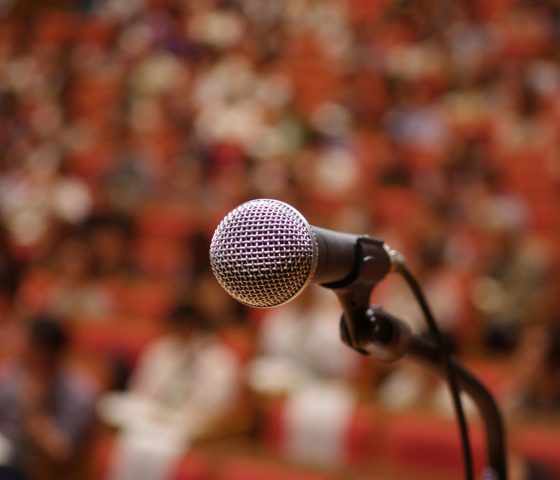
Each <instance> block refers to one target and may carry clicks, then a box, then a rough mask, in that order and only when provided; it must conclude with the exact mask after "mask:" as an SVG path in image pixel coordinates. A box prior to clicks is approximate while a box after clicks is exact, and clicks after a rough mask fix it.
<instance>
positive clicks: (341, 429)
mask: <svg viewBox="0 0 560 480" xmlns="http://www.w3.org/2000/svg"><path fill="white" fill-rule="evenodd" d="M340 315H341V308H340V305H339V304H338V301H337V298H336V296H335V295H334V294H333V293H332V292H329V291H327V290H325V289H322V288H319V287H307V288H306V289H305V290H304V291H303V292H302V293H300V294H299V295H298V297H297V298H295V299H294V300H293V301H292V302H290V303H289V304H287V305H283V306H280V307H278V308H275V309H272V310H270V311H268V312H267V314H266V315H265V317H264V318H263V319H262V323H261V326H260V332H259V333H258V340H257V345H258V347H257V348H258V349H259V350H260V353H259V354H258V355H257V356H256V357H255V359H254V360H253V361H252V362H251V364H250V365H249V383H250V385H251V387H252V388H253V390H255V391H256V392H258V393H259V394H261V395H264V396H265V397H268V396H274V395H279V394H281V395H286V405H285V417H284V422H285V429H286V430H285V431H286V435H285V438H286V444H285V445H284V451H285V453H286V454H287V455H288V457H289V458H291V459H295V460H298V461H304V462H308V463H312V464H316V465H323V466H325V465H330V466H333V465H336V464H339V463H340V462H341V461H343V458H344V452H345V449H344V442H345V432H346V427H347V425H348V424H349V422H350V419H351V418H352V415H353V412H354V409H355V407H356V402H357V400H358V396H359V395H358V392H357V390H356V388H355V384H354V380H355V379H357V378H358V376H359V373H358V372H359V370H360V367H361V364H360V356H359V354H358V353H356V352H354V351H353V350H352V349H350V348H348V347H347V346H346V345H344V344H343V343H342V341H341V339H340V335H339V322H340ZM361 380H363V379H361ZM356 383H357V382H356Z"/></svg>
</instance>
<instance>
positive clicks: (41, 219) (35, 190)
mask: <svg viewBox="0 0 560 480" xmlns="http://www.w3.org/2000/svg"><path fill="white" fill-rule="evenodd" d="M61 165H62V158H61V151H60V148H59V145H57V144H55V143H44V144H41V145H39V146H36V147H35V148H33V149H31V150H30V151H29V152H28V154H27V155H26V158H25V159H24V161H23V165H22V166H18V167H15V168H12V169H10V170H9V171H7V172H4V175H3V176H2V177H0V204H1V209H0V211H1V214H2V216H3V218H4V221H5V222H6V228H7V229H8V231H9V233H10V236H11V238H12V241H13V242H14V243H15V244H16V245H20V246H22V247H24V248H32V247H34V246H36V245H40V244H41V242H42V241H43V240H44V238H45V237H46V236H47V235H48V234H49V232H50V229H51V228H52V224H53V222H62V223H64V224H69V225H77V224H78V223H79V222H81V221H82V220H83V219H84V218H85V217H86V216H87V215H88V214H89V212H90V210H91V207H92V197H91V192H90V190H89V188H88V186H87V185H86V183H85V182H84V181H82V180H81V179H80V178H78V177H76V176H72V175H67V174H64V173H63V171H62V168H61Z"/></svg>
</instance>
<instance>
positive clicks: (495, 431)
mask: <svg viewBox="0 0 560 480" xmlns="http://www.w3.org/2000/svg"><path fill="white" fill-rule="evenodd" d="M346 293H348V291H346ZM337 294H338V296H339V298H341V297H344V296H345V292H344V291H338V292H337ZM341 300H342V298H341ZM347 300H348V299H347ZM345 311H346V309H345ZM361 316H362V321H359V322H358V324H359V325H360V328H359V329H355V331H354V332H353V333H354V338H353V339H351V338H350V334H349V333H350V332H349V331H348V328H347V322H346V321H345V319H344V315H343V318H342V320H341V323H340V327H341V337H342V340H343V341H344V343H346V344H347V345H349V346H351V347H352V348H354V349H356V350H358V351H360V352H361V353H367V354H371V355H373V356H375V357H377V358H378V359H380V360H382V361H387V362H390V361H394V360H397V359H399V358H401V357H404V356H405V355H406V356H408V358H410V359H411V360H412V361H414V362H416V363H419V364H421V365H423V366H424V367H427V368H428V369H429V370H431V371H432V372H434V373H435V374H436V375H438V376H440V377H442V378H444V379H445V371H444V368H443V366H442V363H441V359H440V353H439V350H438V348H437V347H436V345H435V344H434V343H433V342H431V341H429V340H426V339H425V338H422V337H420V336H419V335H416V334H413V333H412V332H411V331H410V329H409V327H408V326H407V325H406V324H405V323H404V322H402V321H401V320H399V319H397V318H395V317H393V316H392V315H390V314H388V313H387V312H385V311H384V310H382V309H381V308H380V307H378V306H372V307H370V308H369V309H368V310H367V311H365V312H362V314H361ZM354 320H356V318H354ZM451 362H452V364H453V368H454V369H455V372H456V374H457V379H458V382H459V386H460V387H461V389H462V390H464V391H465V392H466V393H467V394H468V395H469V396H470V397H471V398H472V399H473V400H474V402H475V403H476V405H477V407H478V409H479V411H480V414H481V416H482V419H483V421H484V425H485V428H486V439H487V452H488V469H487V471H486V472H485V475H484V479H485V480H486V479H488V480H507V469H506V455H505V435H504V427H503V423H502V417H501V414H500V411H499V409H498V406H497V404H496V402H495V400H494V398H493V397H492V395H491V394H490V392H489V391H488V390H487V389H486V387H485V386H484V385H483V384H482V383H481V382H480V381H479V380H478V379H477V378H476V377H475V376H474V375H473V374H472V373H471V372H469V371H468V370H467V368H465V366H464V365H463V364H462V363H461V362H460V361H459V360H458V359H457V358H456V357H454V356H452V357H451Z"/></svg>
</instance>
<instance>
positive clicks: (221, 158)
mask: <svg viewBox="0 0 560 480" xmlns="http://www.w3.org/2000/svg"><path fill="white" fill-rule="evenodd" d="M35 3H36V2H32V1H30V0H17V1H9V0H8V1H4V2H2V1H0V223H1V226H2V234H1V235H0V331H1V332H2V333H3V334H4V335H3V341H2V359H3V360H5V361H8V360H9V359H10V358H11V357H13V350H15V348H13V347H14V346H15V345H17V344H18V342H19V340H17V338H18V334H17V332H18V330H19V327H21V325H20V324H22V323H24V322H25V321H26V319H27V317H32V316H34V315H36V314H38V313H45V314H52V315H56V316H60V317H61V321H72V320H74V319H77V318H80V317H88V318H89V319H93V320H94V321H93V322H91V324H92V325H103V324H104V322H107V323H111V322H114V324H115V325H116V328H117V329H120V327H121V324H119V323H118V322H119V321H122V318H121V317H123V316H126V315H128V316H132V317H134V319H135V321H138V322H145V323H149V322H152V323H150V325H149V328H146V329H145V330H149V331H150V332H152V334H153V332H155V331H156V330H157V326H158V325H160V324H159V323H158V322H159V321H160V320H161V317H163V316H165V314H164V312H166V311H167V310H168V304H169V303H170V300H169V298H181V299H187V300H188V301H189V302H191V303H193V304H195V305H196V306H197V308H198V309H200V310H201V311H203V313H204V315H205V316H207V317H208V318H209V319H210V321H211V323H212V325H213V327H214V328H215V329H216V331H218V332H219V334H220V335H221V337H222V338H224V339H226V341H227V342H229V343H230V345H232V346H233V347H234V349H238V351H237V352H236V353H239V352H242V355H241V357H243V359H244V360H250V359H251V357H252V356H253V354H254V351H253V348H252V347H253V345H252V341H253V338H254V337H255V336H256V337H259V338H260V340H259V342H260V351H259V354H258V355H257V356H256V359H257V360H256V362H255V363H254V365H258V364H259V362H261V360H266V362H269V363H271V364H274V365H276V366H275V367H274V368H276V369H277V370H275V371H276V372H277V374H275V375H277V376H276V377H275V378H271V375H270V374H262V375H261V377H260V378H261V380H262V379H263V378H264V380H265V382H264V383H266V382H270V381H271V379H273V380H276V381H279V380H282V381H284V380H286V379H290V378H291V380H290V382H292V381H293V382H295V383H290V382H288V383H290V385H291V386H289V388H288V385H287V384H286V385H282V386H278V385H276V386H273V387H271V388H272V389H273V390H274V389H277V390H278V389H280V390H284V389H287V390H290V389H291V388H292V387H293V386H294V385H295V384H296V383H297V381H295V380H294V379H295V378H296V377H297V378H299V379H300V380H301V378H304V377H305V378H313V379H321V380H325V379H328V381H329V382H330V381H331V380H333V379H337V381H340V380H341V379H343V380H344V381H342V382H339V384H344V386H343V387H342V390H343V391H344V392H345V393H344V394H342V395H341V396H340V397H337V398H339V400H340V403H341V404H342V403H344V402H346V400H345V399H348V398H350V399H351V401H348V402H347V404H348V405H350V404H352V402H353V399H354V397H355V396H356V394H357V392H356V389H357V388H358V389H360V388H363V385H364V382H365V380H364V378H363V377H360V375H361V374H358V377H359V378H361V380H360V381H356V378H357V377H356V376H355V375H356V372H358V371H359V370H360V367H359V366H356V364H355V359H354V357H353V356H352V355H353V354H354V352H348V351H346V350H345V347H342V346H338V345H339V344H338V342H339V340H338V338H337V337H338V335H337V333H336V332H337V322H338V318H335V317H336V316H337V315H338V313H337V315H335V316H332V315H333V312H339V307H338V306H337V305H332V306H331V304H330V302H331V301H332V302H335V303H336V301H335V300H334V296H333V295H332V294H331V292H327V293H328V294H329V295H330V296H331V297H332V298H331V299H330V300H326V301H323V300H321V301H319V303H314V302H315V301H313V302H312V301H311V299H307V298H306V296H305V295H304V296H302V297H301V298H300V299H299V300H296V301H295V302H294V304H293V305H288V306H286V307H282V308H281V309H278V311H277V312H276V311H275V312H270V313H269V314H268V313H267V314H266V317H267V318H265V320H263V323H262V325H260V324H258V321H257V317H258V314H253V313H252V312H247V310H246V309H244V308H243V307H241V306H238V305H233V304H232V301H231V299H229V298H226V297H225V293H224V292H223V291H222V289H221V288H220V287H219V286H218V284H217V283H216V282H215V280H214V279H213V277H212V276H211V274H210V273H209V264H208V257H207V256H208V247H207V245H208V241H209V238H211V235H212V232H213V231H214V229H215V228H216V226H217V224H218V223H219V221H220V220H221V219H222V218H223V216H224V215H226V214H227V213H228V212H229V211H231V210H232V209H233V208H234V207H236V206H237V205H239V204H240V203H242V202H244V201H246V200H249V199H251V198H257V197H267V198H276V199H279V200H282V201H286V202H288V203H290V204H292V205H294V206H295V207H296V208H298V209H299V210H301V211H302V212H303V213H304V215H305V216H306V218H307V219H308V220H309V221H310V223H311V224H314V225H320V226H321V227H325V228H333V229H335V230H342V231H351V232H352V233H359V234H362V233H365V234H370V235H373V236H377V237H379V238H383V239H384V240H386V241H387V243H388V244H390V245H391V246H392V247H393V248H396V249H397V250H399V251H401V252H402V253H403V254H404V255H405V256H406V258H407V263H408V264H409V266H410V268H411V270H412V271H413V272H415V273H416V274H417V275H418V277H419V279H420V280H421V283H422V284H423V286H424V287H425V289H426V293H427V296H428V300H429V302H430V304H431V305H432V307H433V309H434V312H435V314H436V317H437V319H438V320H439V321H440V323H441V326H442V328H443V329H444V330H445V333H446V334H447V335H448V336H449V338H450V339H451V340H452V343H453V347H454V348H455V350H456V352H457V353H458V354H466V355H471V356H478V355H480V356H482V357H485V356H488V355H504V354H505V355H508V354H511V352H516V353H513V355H514V356H515V355H518V356H519V357H520V358H524V356H525V355H529V356H530V357H531V359H532V360H531V361H527V364H526V366H527V369H529V366H530V365H531V366H532V367H531V368H532V369H533V370H531V372H532V373H528V372H525V373H520V378H519V386H518V387H519V396H520V397H523V398H524V399H525V400H523V401H522V402H521V404H532V405H533V406H534V408H535V409H536V410H541V411H543V412H546V413H550V412H551V411H552V410H553V409H551V408H549V406H548V404H549V403H550V402H552V403H554V401H553V400H546V401H544V400H542V399H543V398H544V397H546V395H545V394H544V393H543V392H541V390H542V386H535V385H533V384H532V383H531V382H530V381H529V380H531V381H535V382H536V381H537V380H538V379H541V380H542V383H543V384H547V385H549V386H551V388H552V385H553V384H554V383H555V379H556V377H557V373H556V372H555V370H554V368H552V366H551V365H552V364H550V363H547V362H548V360H546V361H545V360H543V358H545V357H547V355H548V354H545V353H543V352H544V351H548V350H547V349H548V346H547V345H548V344H547V342H546V341H545V340H543V338H544V337H546V335H544V334H543V333H539V334H538V335H536V334H533V333H529V332H531V331H532V327H533V326H534V325H535V324H536V323H538V321H539V320H541V319H542V318H541V317H542V316H543V310H551V309H553V306H554V305H557V304H558V302H557V300H556V298H558V292H559V291H560V275H559V273H560V272H559V265H560V264H559V262H558V260H559V259H560V257H559V255H558V248H557V245H558V241H559V239H560V237H559V233H558V232H560V209H559V192H560V167H559V163H558V156H559V154H560V134H559V132H560V129H559V128H558V126H559V124H560V103H559V101H558V92H560V68H559V67H558V53H557V48H556V45H557V43H558V40H559V39H560V22H559V21H558V18H559V13H558V6H557V4H556V3H557V2H555V1H552V0H523V1H521V0H512V1H505V2H483V1H475V2H471V1H466V0H465V1H457V2H428V1H423V0H417V1H398V0H389V1H383V0H380V1H377V0H374V1H365V0H364V1H357V0H325V1H316V0H303V1H302V0H287V1H284V2H280V1H255V0H215V1H214V0H212V1H181V0H134V1H132V0H131V1H125V0H50V1H48V2H46V3H44V4H41V6H40V7H39V6H38V5H36V4H35ZM146 212H148V213H149V215H147V214H146ZM147 217H149V221H146V218H147ZM135 288H138V291H142V292H149V293H145V295H144V294H142V298H138V299H133V300H132V301H131V300H130V296H131V295H132V294H130V293H128V296H127V292H133V291H136V290H134V289H135ZM404 290H405V287H403V285H402V284H401V283H399V282H397V281H393V280H390V279H388V280H387V281H385V282H383V284H380V285H379V286H378V287H377V289H376V291H375V292H374V298H373V299H374V301H376V302H379V303H381V304H383V306H384V307H385V308H386V309H387V310H389V311H391V313H393V314H395V315H397V316H399V315H402V317H403V318H404V319H405V320H406V321H408V322H410V324H411V325H412V327H413V329H414V330H415V331H418V332H420V331H422V330H423V329H424V328H425V327H424V325H423V322H422V321H421V319H420V312H419V311H418V309H417V308H416V307H415V306H414V301H413V300H412V299H411V298H410V297H409V296H407V294H406V293H403V292H404ZM123 292H124V294H123ZM218 292H219V293H218ZM309 294H310V295H311V292H309ZM144 296H145V297H146V298H144ZM308 301H309V302H310V303H309V304H308V303H307V302H308ZM325 310H328V312H327V313H325ZM193 315H194V314H193ZM119 316H120V317H119ZM194 316H195V317H196V315H194ZM117 317H118V318H119V320H115V318H117ZM140 317H142V318H141V319H140ZM320 317H324V318H322V319H321V320H319V318H320ZM136 319H137V320H136ZM331 320H332V322H331ZM257 324H258V325H257ZM240 325H242V327H241V326H240ZM139 330H141V331H142V332H144V329H143V328H139ZM525 332H527V333H525ZM131 336H134V335H131ZM535 336H536V337H539V338H541V340H539V341H538V342H537V340H535V339H534V338H533V337H535ZM92 337H95V335H92ZM179 337H180V335H179V336H174V337H172V338H175V340H174V342H175V343H177V342H178V343H177V344H179V343H180V341H179V340H177V338H179ZM181 338H182V337H181ZM185 338H186V337H185ZM189 338H190V337H189ZM193 338H194V337H193ZM197 338H198V335H197ZM531 339H533V340H531ZM97 340H98V339H97V337H95V338H94V341H93V343H94V344H95V345H96V348H97V350H96V351H95V355H98V356H100V357H103V358H104V355H105V354H106V353H107V352H106V351H103V349H102V348H100V347H99V345H98V344H96V343H95V342H96V341H97ZM136 340H137V339H136V338H135V339H133V340H132V341H131V342H132V343H134V342H135V341H136ZM111 341H112V340H111ZM190 341H191V340H188V341H187V340H186V339H185V340H184V345H190ZM162 342H163V341H162ZM166 342H167V340H166V341H165V342H163V344H167V343H166ZM109 343H110V344H111V348H113V347H114V345H113V344H112V343H111V342H109ZM140 343H141V342H138V345H139V344H140ZM175 343H173V342H171V343H169V345H171V344H173V345H174V344H175ZM203 343H204V342H203ZM209 344H210V345H215V341H214V340H211V341H209ZM537 344H538V345H537ZM138 345H134V346H133V347H130V345H128V346H127V348H129V347H130V348H129V349H130V350H133V351H135V352H136V351H137V350H141V348H140V347H139V346H138ZM326 345H328V346H326ZM531 345H532V346H531ZM154 348H155V347H154ZM162 348H163V347H162ZM185 348H186V350H189V349H190V348H191V347H190V346H189V347H188V348H187V347H185ZM100 350H101V351H100ZM163 350H164V351H165V349H163ZM178 350H180V349H178ZM186 350H185V351H186ZM151 351H152V349H151V348H150V350H149V352H151ZM156 351H157V349H156ZM528 351H529V352H533V353H530V354H529V353H527V352H528ZM536 351H538V352H540V353H538V354H537V353H535V352H536ZM174 352H175V351H174V350H173V348H171V347H169V352H168V353H169V355H170V356H173V353H174ZM524 352H525V353H524ZM111 353H114V352H111ZM129 353H130V352H129ZM146 355H147V357H146V358H150V355H152V354H150V355H148V354H146ZM261 355H262V356H261ZM551 355H552V354H551ZM180 356H181V355H179V354H178V356H177V361H179V360H178V358H180ZM238 356H239V355H238ZM537 357H538V358H541V357H542V358H541V360H542V361H541V360H539V361H537V360H536V359H537ZM127 358H128V357H127ZM279 359H281V361H278V360H279ZM236 362H237V361H236ZM236 362H233V363H232V365H235V366H236V367H235V368H236V369H237V363H236ZM266 362H265V363H266ZM261 363H262V364H264V363H263V362H261ZM171 364H173V361H171V360H170V365H171ZM280 364H283V366H282V367H279V366H278V365H280ZM288 364H290V365H291V366H290V368H289V369H288V368H287V367H286V365H288ZM296 364H297V367H295V368H292V367H293V366H294V365H296ZM141 365H142V364H141ZM254 365H253V366H254ZM139 368H140V371H141V370H142V368H143V367H139ZM158 368H159V367H158ZM197 368H198V367H197ZM254 368H255V369H254V370H253V367H251V372H252V373H251V375H253V374H254V375H257V374H256V373H255V372H257V371H258V370H257V367H254ZM259 368H260V367H259ZM263 368H264V367H263ZM263 371H265V370H263ZM280 371H281V374H280V373H278V372H280ZM537 371H538V372H539V373H538V374H537V373H536V372H537ZM138 375H139V374H138ZM224 375H225V374H224ZM232 375H233V374H232ZM406 376H407V373H406V372H404V377H406ZM135 378H136V377H135ZM349 378H350V379H351V381H347V380H348V379H349ZM393 378H394V379H396V378H397V377H396V376H395V377H393ZM389 379H390V377H389ZM545 379H548V380H549V382H548V383H547V381H546V380H545ZM254 380H255V379H254V378H253V381H254ZM360 382H361V383H360ZM271 383H274V382H271ZM280 383H282V382H280ZM327 383H328V382H327ZM334 383H336V382H334ZM372 383H373V382H372ZM358 384H359V385H358ZM132 385H134V383H133V384H132ZM254 387H255V388H256V389H260V388H261V387H262V385H261V386H256V384H254ZM185 388H186V387H185ZM373 389H374V387H373V386H372V387H371V390H372V391H370V394H371V397H375V394H374V393H375V392H373ZM342 390H341V391H342ZM133 391H135V390H134V388H133ZM291 391H292V393H294V394H295V392H296V389H294V390H291ZM521 392H523V394H522V393H521ZM538 392H540V393H538ZM346 393H349V395H348V397H345V396H344V395H346ZM360 394H361V392H360ZM134 395H135V394H131V396H134ZM543 395H544V397H543ZM547 395H548V394H547ZM551 395H552V397H554V395H556V394H555V393H554V394H552V393H551ZM333 398H334V397H333ZM228 401H229V400H228ZM228 401H226V400H223V402H224V404H223V405H224V406H225V404H226V403H228ZM396 403H398V402H396ZM403 403H405V402H403ZM187 404H188V402H187V403H186V404H185V405H187ZM22 408H23V407H22ZM185 408H187V407H186V406H185ZM302 411H303V410H302ZM185 422H186V420H185ZM193 422H194V420H193ZM186 428H187V427H186V426H185V429H186ZM189 428H191V427H189ZM200 428H201V429H202V426H201V427H200ZM192 429H193V430H192V431H190V430H189V435H187V436H189V437H190V435H191V434H192V435H194V434H195V432H196V431H197V429H198V427H195V426H192ZM179 443H180V442H179Z"/></svg>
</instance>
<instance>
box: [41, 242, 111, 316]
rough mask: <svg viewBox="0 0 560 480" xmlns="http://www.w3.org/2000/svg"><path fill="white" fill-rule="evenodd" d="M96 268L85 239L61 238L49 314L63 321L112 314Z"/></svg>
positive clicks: (51, 289) (56, 254) (50, 293)
mask: <svg viewBox="0 0 560 480" xmlns="http://www.w3.org/2000/svg"><path fill="white" fill-rule="evenodd" d="M93 268H94V264H93V257H92V251H91V249H90V246H89V245H88V244H87V242H86V241H85V240H83V239H82V238H80V237H79V236H71V237H67V238H64V239H62V240H61V242H60V243H59V244H58V245H57V247H56V250H55V252H54V268H53V269H54V278H53V279H52V282H51V287H50V291H49V294H48V300H47V305H46V309H47V311H48V312H50V313H51V314H53V315H56V316H58V317H61V318H64V319H74V318H77V317H80V316H99V315H103V314H105V313H107V312H109V311H110V310H111V308H112V301H111V297H110V295H109V292H108V290H107V288H105V287H104V286H103V285H102V284H101V283H100V282H98V281H97V280H96V279H95V277H94V269H93Z"/></svg>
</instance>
